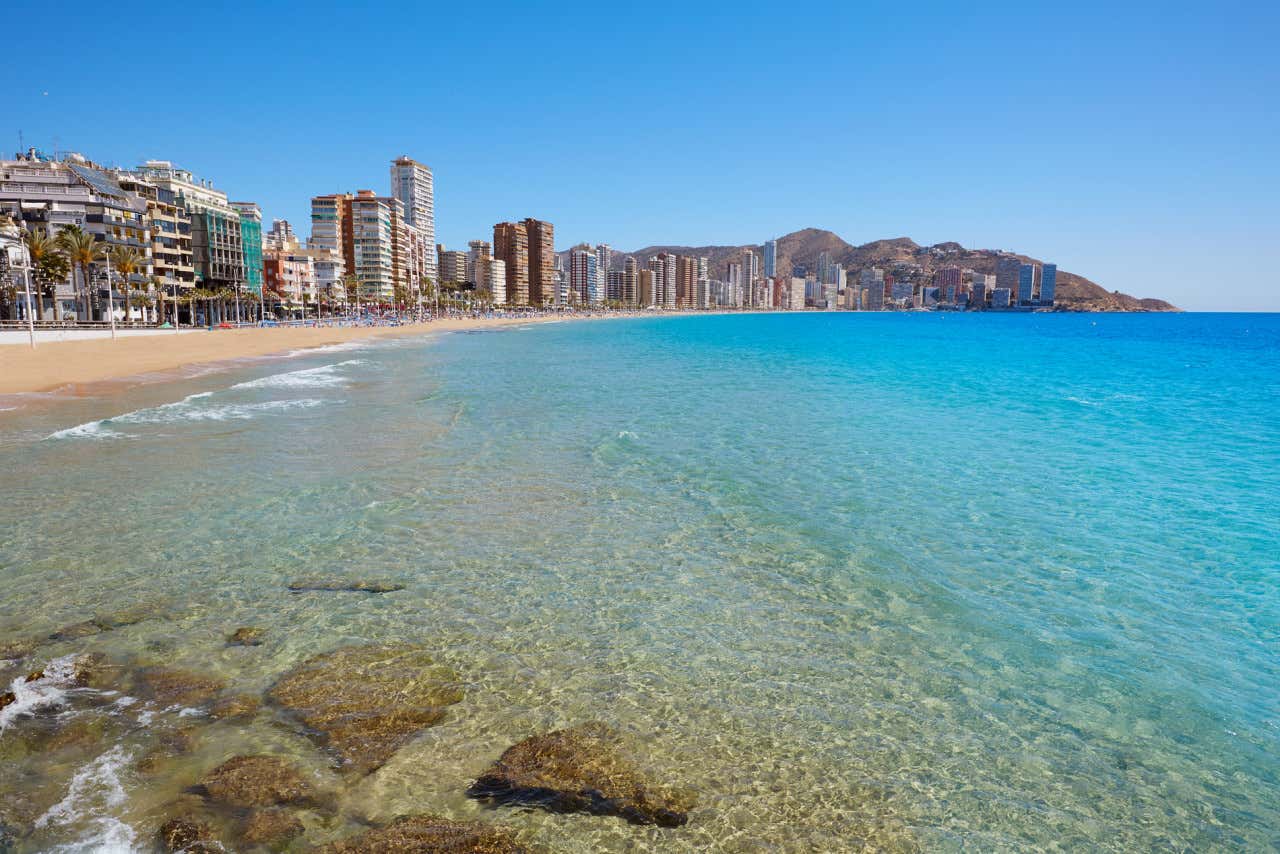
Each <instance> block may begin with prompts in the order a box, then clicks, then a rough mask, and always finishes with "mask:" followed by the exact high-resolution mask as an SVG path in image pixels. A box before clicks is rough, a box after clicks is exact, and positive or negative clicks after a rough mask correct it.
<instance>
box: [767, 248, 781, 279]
mask: <svg viewBox="0 0 1280 854" xmlns="http://www.w3.org/2000/svg"><path fill="white" fill-rule="evenodd" d="M776 275H778V241H776V240H766V241H765V242H764V277H765V278H766V279H772V278H773V277H774V276H776Z"/></svg>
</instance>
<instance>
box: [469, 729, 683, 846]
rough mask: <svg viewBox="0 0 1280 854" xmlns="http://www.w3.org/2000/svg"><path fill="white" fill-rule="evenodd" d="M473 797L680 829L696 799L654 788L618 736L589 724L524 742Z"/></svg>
mask: <svg viewBox="0 0 1280 854" xmlns="http://www.w3.org/2000/svg"><path fill="white" fill-rule="evenodd" d="M467 794H468V795H469V796H470V797H473V798H482V799H485V800H490V801H494V802H496V803H499V804H519V805H521V806H534V807H541V808H543V809H546V810H549V811H551V812H586V813H593V814H595V815H616V816H620V817H622V818H625V819H626V820H627V821H629V822H631V823H632V824H656V825H659V826H661V827H680V826H681V825H683V824H686V823H687V822H688V820H689V816H688V810H689V809H690V808H692V806H693V804H692V799H690V798H686V797H682V796H677V795H676V794H674V793H672V792H669V791H666V790H664V789H661V788H659V787H657V786H655V785H654V784H652V783H650V782H649V781H647V780H646V779H644V777H643V776H642V775H641V774H640V773H639V772H638V771H637V770H636V769H635V767H634V766H633V765H632V764H631V763H630V762H629V761H628V760H627V759H625V758H624V757H623V756H622V755H621V754H620V753H619V751H618V744H617V736H616V735H615V734H614V733H613V732H612V731H610V730H609V729H608V728H607V727H605V726H603V725H602V724H586V725H584V726H581V727H575V728H572V729H561V730H555V731H553V732H549V733H545V734H543V735H535V736H532V737H530V738H526V739H525V740H524V741H521V742H519V743H518V744H515V745H513V746H511V747H509V748H507V749H506V750H505V751H504V752H503V754H502V756H501V757H500V758H499V759H498V761H497V762H495V763H494V764H493V765H492V767H490V768H489V770H488V771H486V772H485V773H484V774H483V775H482V776H481V777H480V778H479V779H477V780H476V781H475V782H474V783H472V784H471V786H470V788H468V789H467Z"/></svg>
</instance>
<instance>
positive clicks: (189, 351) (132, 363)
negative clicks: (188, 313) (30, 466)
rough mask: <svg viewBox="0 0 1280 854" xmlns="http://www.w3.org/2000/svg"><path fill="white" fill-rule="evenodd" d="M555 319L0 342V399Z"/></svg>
mask: <svg viewBox="0 0 1280 854" xmlns="http://www.w3.org/2000/svg"><path fill="white" fill-rule="evenodd" d="M559 319H561V318H558V317H550V316H543V317H530V318H446V319H441V320H436V321H434V322H431V323H420V324H410V325H407V326H372V327H370V326H360V327H314V328H312V327H307V328H297V327H277V328H266V329H259V328H252V329H219V330H213V331H208V330H192V331H183V332H182V333H181V334H173V333H165V332H160V333H157V334H148V335H125V336H122V337H119V338H117V339H116V340H114V341H113V340H111V339H110V338H109V337H102V338H92V339H88V340H66V341H50V342H39V341H38V342H37V345H36V347H35V349H32V348H31V347H30V346H29V345H28V344H27V342H26V340H25V337H24V338H23V339H22V343H21V344H17V343H4V344H0V394H19V393H24V392H42V391H53V390H62V391H68V392H71V393H75V392H76V391H77V389H78V388H79V387H81V386H86V385H90V384H92V383H100V382H105V381H109V380H121V379H127V378H129V377H134V376H139V375H142V374H150V373H156V372H162V371H173V370H178V369H181V368H185V367H189V366H192V365H205V364H213V363H217V362H222V361H229V360H232V359H242V358H249V357H254V356H270V355H273V354H277V353H285V352H288V351H290V350H300V349H305V348H308V347H321V346H324V345H327V344H341V343H345V342H348V341H359V340H364V339H369V338H383V337H388V336H409V335H428V334H431V333H434V332H449V331H456V330H463V329H480V328H485V327H494V326H510V325H513V324H523V323H545V322H548V321H552V320H559Z"/></svg>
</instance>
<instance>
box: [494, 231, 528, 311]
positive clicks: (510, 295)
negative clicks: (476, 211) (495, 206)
mask: <svg viewBox="0 0 1280 854" xmlns="http://www.w3.org/2000/svg"><path fill="white" fill-rule="evenodd" d="M493 254H494V257H495V258H501V259H502V261H503V263H504V264H505V265H506V272H507V303H508V304H509V305H529V304H530V292H529V232H528V231H527V230H526V228H525V226H524V223H519V222H500V223H498V224H497V225H495V226H494V227H493Z"/></svg>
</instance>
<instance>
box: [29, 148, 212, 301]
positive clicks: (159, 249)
mask: <svg viewBox="0 0 1280 854" xmlns="http://www.w3.org/2000/svg"><path fill="white" fill-rule="evenodd" d="M6 171H7V170H6ZM15 177H16V176H15ZM115 177H116V180H117V181H118V182H119V184H120V187H121V188H122V189H124V190H125V191H126V192H128V193H130V194H132V195H135V196H138V197H140V198H143V199H145V200H146V205H147V216H148V218H149V219H150V221H151V263H152V274H153V275H154V276H155V277H156V278H157V279H158V280H159V281H160V287H161V288H163V291H164V294H165V295H166V296H169V297H175V296H177V295H179V294H181V293H183V292H185V291H187V290H189V289H191V288H193V287H195V262H194V260H193V259H192V256H191V217H190V216H188V215H187V212H186V210H185V209H184V208H182V207H181V206H179V205H178V204H177V197H176V195H175V194H174V193H173V191H172V190H166V189H162V188H160V187H157V186H155V185H154V184H152V183H151V182H150V181H148V180H147V179H146V178H143V177H142V176H140V175H135V174H132V173H130V172H117V173H115ZM144 272H145V271H144ZM55 296H56V291H55ZM162 308H163V311H164V312H165V313H168V312H169V310H171V309H172V308H173V305H172V303H170V304H169V305H166V306H163V307H162Z"/></svg>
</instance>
